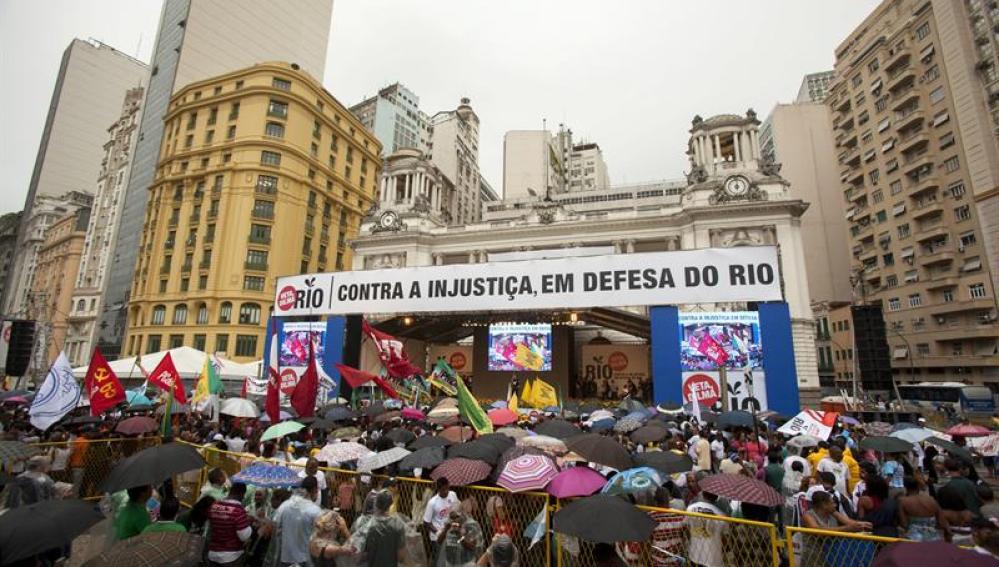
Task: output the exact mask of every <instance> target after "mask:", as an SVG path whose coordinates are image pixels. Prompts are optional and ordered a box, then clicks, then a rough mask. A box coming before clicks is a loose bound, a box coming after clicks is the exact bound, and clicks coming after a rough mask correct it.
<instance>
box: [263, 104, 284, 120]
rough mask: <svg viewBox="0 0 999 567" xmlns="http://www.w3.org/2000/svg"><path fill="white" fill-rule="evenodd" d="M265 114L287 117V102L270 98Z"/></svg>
mask: <svg viewBox="0 0 999 567" xmlns="http://www.w3.org/2000/svg"><path fill="white" fill-rule="evenodd" d="M267 116H274V117H275V118H288V103H286V102H281V101H279V100H271V102H270V103H269V104H268V105H267Z"/></svg>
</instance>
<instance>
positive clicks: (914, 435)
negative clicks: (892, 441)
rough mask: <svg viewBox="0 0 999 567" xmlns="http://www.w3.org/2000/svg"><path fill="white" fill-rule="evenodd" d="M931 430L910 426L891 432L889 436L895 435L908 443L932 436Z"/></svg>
mask: <svg viewBox="0 0 999 567" xmlns="http://www.w3.org/2000/svg"><path fill="white" fill-rule="evenodd" d="M933 436H934V435H933V432H932V431H930V430H929V429H926V428H924V427H910V428H908V429H901V430H899V431H895V432H893V433H892V434H891V435H889V437H897V438H899V439H902V440H903V441H908V442H909V443H919V442H921V441H925V440H927V439H929V438H930V437H933Z"/></svg>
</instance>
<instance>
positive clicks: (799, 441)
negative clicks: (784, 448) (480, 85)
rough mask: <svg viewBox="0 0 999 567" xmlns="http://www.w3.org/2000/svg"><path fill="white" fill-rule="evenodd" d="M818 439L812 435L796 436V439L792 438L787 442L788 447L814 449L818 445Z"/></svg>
mask: <svg viewBox="0 0 999 567" xmlns="http://www.w3.org/2000/svg"><path fill="white" fill-rule="evenodd" d="M819 441H820V439H819V438H818V437H815V436H812V435H798V436H797V437H792V438H791V439H789V440H788V442H787V445H788V447H797V448H799V449H800V448H802V447H816V446H818V444H819Z"/></svg>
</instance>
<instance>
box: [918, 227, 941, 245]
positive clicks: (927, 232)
mask: <svg viewBox="0 0 999 567" xmlns="http://www.w3.org/2000/svg"><path fill="white" fill-rule="evenodd" d="M943 236H947V227H946V226H943V225H942V224H940V223H935V224H933V225H932V226H928V227H926V228H917V229H916V242H926V241H928V240H935V239H937V238H940V237H943Z"/></svg>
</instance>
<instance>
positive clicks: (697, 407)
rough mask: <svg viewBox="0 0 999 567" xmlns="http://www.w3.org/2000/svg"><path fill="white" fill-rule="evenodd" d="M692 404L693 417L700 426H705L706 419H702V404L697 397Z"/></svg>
mask: <svg viewBox="0 0 999 567" xmlns="http://www.w3.org/2000/svg"><path fill="white" fill-rule="evenodd" d="M690 403H691V405H692V406H693V408H692V409H691V412H690V413H691V415H693V416H694V419H696V420H697V423H698V424H703V423H704V418H702V417H701V402H699V401H697V399H696V396H695V399H694V400H693V401H692V402H690Z"/></svg>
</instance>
